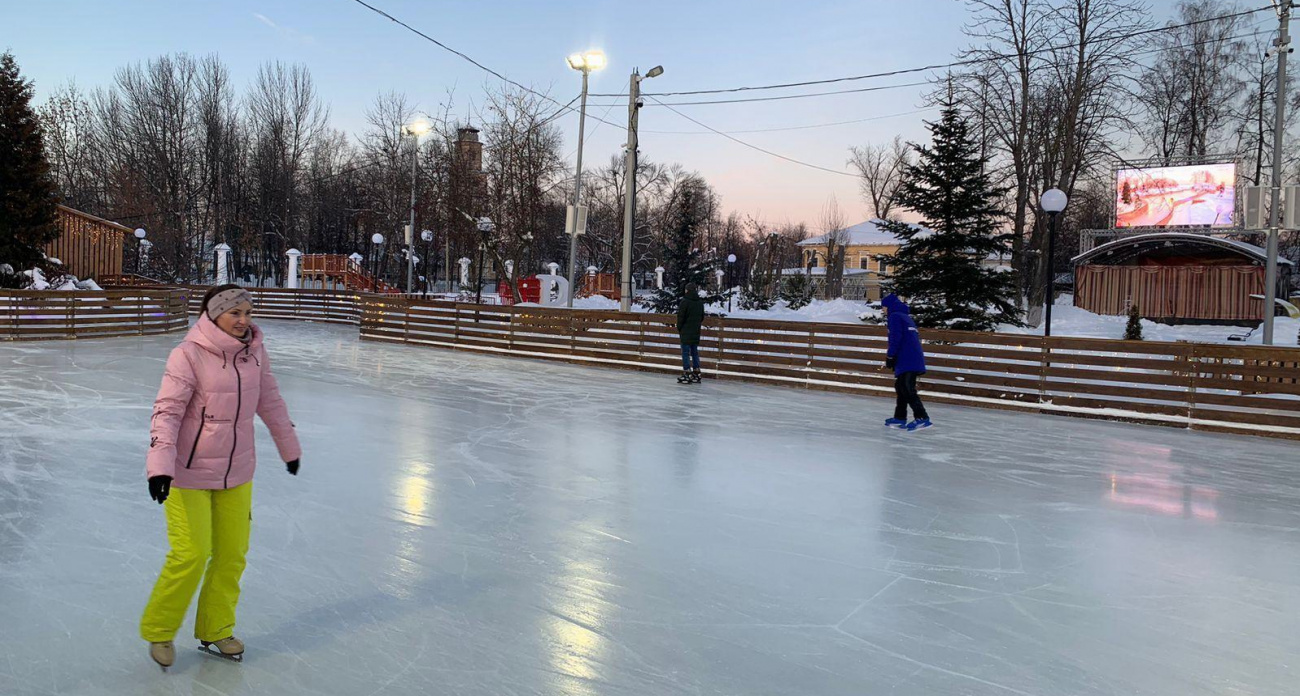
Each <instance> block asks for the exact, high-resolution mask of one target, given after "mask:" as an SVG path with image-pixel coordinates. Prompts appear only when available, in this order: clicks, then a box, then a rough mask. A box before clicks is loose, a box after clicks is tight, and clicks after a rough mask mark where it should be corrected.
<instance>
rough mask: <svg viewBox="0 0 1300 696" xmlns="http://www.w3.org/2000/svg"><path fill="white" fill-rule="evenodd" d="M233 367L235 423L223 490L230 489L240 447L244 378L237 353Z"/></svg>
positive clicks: (245, 347)
mask: <svg viewBox="0 0 1300 696" xmlns="http://www.w3.org/2000/svg"><path fill="white" fill-rule="evenodd" d="M244 352H245V353H247V352H248V346H244ZM231 365H232V366H233V367H234V368H235V384H236V387H235V421H234V423H233V424H232V425H233V426H234V433H233V435H232V436H231V438H230V460H229V461H227V462H226V476H225V478H223V479H221V487H222V488H230V469H231V468H232V467H233V466H235V448H236V447H238V446H239V409H240V408H241V407H242V406H243V405H244V376H243V375H241V374H239V353H235V359H234V360H232V361H231Z"/></svg>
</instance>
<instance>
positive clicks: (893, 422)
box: [885, 418, 907, 430]
mask: <svg viewBox="0 0 1300 696" xmlns="http://www.w3.org/2000/svg"><path fill="white" fill-rule="evenodd" d="M885 427H886V428H894V429H896V430H902V429H904V428H906V427H907V421H906V420H903V419H902V418H886V419H885Z"/></svg>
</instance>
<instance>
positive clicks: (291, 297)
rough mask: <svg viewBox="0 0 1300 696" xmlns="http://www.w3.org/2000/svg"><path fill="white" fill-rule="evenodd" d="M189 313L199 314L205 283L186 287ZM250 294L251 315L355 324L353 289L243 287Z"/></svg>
mask: <svg viewBox="0 0 1300 696" xmlns="http://www.w3.org/2000/svg"><path fill="white" fill-rule="evenodd" d="M187 289H188V290H189V292H190V306H189V312H190V314H198V313H199V305H200V304H201V303H202V302H203V294H204V293H205V292H207V290H208V288H207V287H206V286H197V285H196V286H188V288H187ZM245 290H248V292H249V294H251V295H252V296H253V310H254V318H265V319H305V320H310V321H323V322H329V323H333V324H358V323H360V317H361V302H360V295H358V294H356V293H353V292H346V291H333V290H313V289H288V288H245Z"/></svg>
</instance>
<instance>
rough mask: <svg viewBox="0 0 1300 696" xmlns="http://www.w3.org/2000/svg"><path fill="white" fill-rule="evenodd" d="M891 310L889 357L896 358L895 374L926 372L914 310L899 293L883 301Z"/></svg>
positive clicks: (886, 307) (888, 296)
mask: <svg viewBox="0 0 1300 696" xmlns="http://www.w3.org/2000/svg"><path fill="white" fill-rule="evenodd" d="M881 304H882V305H884V307H885V309H888V310H889V357H891V358H894V359H895V360H896V362H895V364H894V374H895V375H901V374H903V373H904V372H925V352H924V351H922V350H921V333H920V332H919V331H917V330H916V322H914V321H912V312H911V310H909V309H908V308H907V305H906V304H904V303H903V301H902V300H900V299H898V295H893V294H890V295H887V296H886V297H885V299H884V300H882V301H881Z"/></svg>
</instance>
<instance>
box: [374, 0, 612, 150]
mask: <svg viewBox="0 0 1300 696" xmlns="http://www.w3.org/2000/svg"><path fill="white" fill-rule="evenodd" d="M352 1H353V2H355V3H357V4H358V5H361V6H362V7H365V8H366V9H368V10H370V11H371V12H374V13H375V14H378V15H379V16H381V17H384V18H385V19H388V20H389V21H391V22H393V23H394V24H397V25H398V26H400V27H402V28H404V29H406V30H407V31H409V32H411V33H413V34H415V35H416V36H419V37H420V38H422V39H424V40H425V41H428V42H430V43H432V44H434V45H435V46H437V47H438V48H441V49H443V50H444V51H447V52H449V53H452V54H454V55H456V56H458V57H460V58H461V59H463V60H465V61H467V62H469V63H470V64H471V65H473V66H474V67H476V68H478V69H480V70H482V71H484V72H486V73H488V74H489V75H492V76H493V77H496V78H497V79H500V80H501V81H503V82H506V83H508V84H511V85H514V86H515V87H518V88H519V89H522V90H524V91H525V92H528V93H530V94H533V95H536V96H538V97H541V98H542V99H545V100H547V101H549V102H551V103H553V104H556V105H558V106H560V108H562V109H564V108H567V109H569V110H570V111H573V110H575V109H573V107H572V106H567V107H566V106H565V105H563V104H560V102H559V100H557V99H556V98H554V97H552V96H551V95H549V94H546V93H544V92H538V91H537V90H535V89H533V88H532V87H529V86H527V85H524V84H522V83H520V82H516V81H515V80H512V79H510V78H508V77H506V76H505V75H503V74H501V73H499V72H497V71H496V70H493V69H492V68H489V67H488V66H486V65H484V64H483V63H480V62H479V61H477V60H475V59H473V58H472V57H470V56H469V55H467V54H465V53H463V52H461V51H458V50H456V49H454V48H452V47H451V46H448V45H447V44H445V43H443V42H441V41H439V40H437V39H435V38H433V37H432V36H429V35H428V34H426V33H424V32H422V31H420V30H419V29H416V28H415V27H413V26H411V25H410V24H407V23H406V22H404V21H402V20H400V19H398V18H396V17H394V16H393V15H391V14H389V13H387V12H385V11H384V10H382V9H380V8H378V7H375V6H374V5H372V4H370V3H368V2H366V0H352ZM611 96H618V95H611ZM570 104H572V102H570ZM598 120H599V119H598ZM609 125H612V126H617V125H618V124H614V123H611V124H609Z"/></svg>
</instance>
